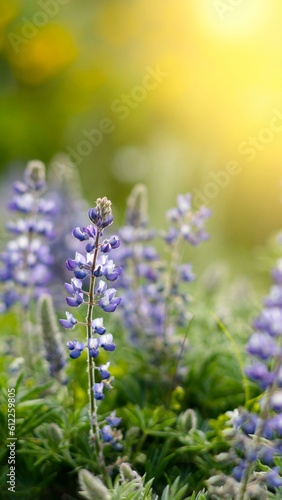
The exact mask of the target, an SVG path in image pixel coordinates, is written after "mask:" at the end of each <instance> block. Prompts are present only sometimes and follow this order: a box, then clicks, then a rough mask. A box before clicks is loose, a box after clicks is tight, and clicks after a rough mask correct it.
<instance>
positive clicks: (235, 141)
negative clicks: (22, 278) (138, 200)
mask: <svg viewBox="0 0 282 500" xmlns="http://www.w3.org/2000/svg"><path fill="white" fill-rule="evenodd" d="M281 21H282V3H281V1H280V0H176V1H174V2H172V1H171V0H155V1H154V2H152V1H151V0H104V1H103V2H94V1H93V0H80V1H79V2H78V1H77V2H75V1H74V0H36V1H33V0H25V1H24V0H1V18H0V74H1V86H0V103H1V114H0V151H1V155H0V167H1V174H2V179H3V178H4V177H3V176H4V175H5V173H6V172H8V171H9V169H10V170H11V169H16V168H18V166H20V168H23V167H24V164H25V162H26V161H28V160H30V159H34V158H38V159H41V160H43V161H44V162H46V163H47V164H49V163H50V161H51V159H52V158H53V156H54V155H55V154H56V153H58V152H64V153H68V154H69V155H70V157H71V158H72V160H73V161H74V162H75V163H76V164H77V166H78V169H79V173H80V176H81V180H82V185H83V189H84V193H85V197H86V198H87V200H88V201H89V204H90V205H93V203H94V201H95V199H96V198H97V197H98V196H108V197H109V198H111V199H112V201H113V203H114V205H115V207H116V209H117V213H118V217H119V219H120V220H122V216H123V211H124V207H125V199H126V197H127V196H128V194H129V192H130V190H131V188H132V186H133V185H134V184H135V183H136V182H143V183H145V184H146V185H147V186H148V189H149V196H150V214H151V221H152V224H159V225H160V226H162V225H163V224H164V211H165V210H167V209H168V208H170V207H171V206H173V205H174V201H175V196H176V195H177V193H179V192H182V193H184V192H188V191H192V192H194V194H195V195H196V196H197V200H198V201H199V202H201V203H202V202H203V203H205V204H207V205H208V206H209V207H210V208H211V209H212V211H213V218H212V220H211V222H210V223H209V230H210V232H211V234H212V239H211V241H210V243H208V245H209V246H208V247H207V246H204V247H203V249H201V250H200V253H199V255H200V256H199V262H200V263H202V265H203V266H207V265H208V264H209V263H212V262H213V261H214V260H215V259H219V260H220V259H225V260H227V261H229V262H231V260H232V259H233V262H234V269H235V270H236V271H237V270H242V271H248V270H249V269H250V267H251V263H252V255H253V253H252V252H253V249H254V248H256V247H257V246H258V245H263V244H264V243H265V242H266V241H267V239H268V238H269V237H270V236H271V234H272V233H273V232H275V231H277V230H278V229H280V228H281V227H282V217H281V213H282V204H281V201H282V65H281V60H282V39H281ZM201 252H202V254H201Z"/></svg>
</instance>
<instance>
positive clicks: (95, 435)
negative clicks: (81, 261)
mask: <svg viewBox="0 0 282 500" xmlns="http://www.w3.org/2000/svg"><path fill="white" fill-rule="evenodd" d="M100 235H101V231H100V230H98V231H97V235H96V241H95V250H94V255H93V263H92V266H91V275H90V284H89V302H88V309H87V315H86V330H87V343H88V341H89V340H90V339H91V338H92V325H91V324H92V314H93V308H94V305H95V301H94V290H95V281H96V278H95V276H94V275H93V272H94V270H95V267H96V262H97V256H98V250H99V239H100ZM89 352H90V349H88V394H89V414H90V433H89V439H90V443H92V442H95V447H96V454H97V458H98V463H99V465H100V467H101V472H102V475H103V478H104V479H107V474H106V466H105V460H104V455H103V451H102V447H101V439H100V430H99V425H98V417H97V410H98V408H97V402H96V399H95V398H94V393H93V386H94V384H95V362H94V360H93V358H92V357H91V356H90V354H89Z"/></svg>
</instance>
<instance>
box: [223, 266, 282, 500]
mask: <svg viewBox="0 0 282 500" xmlns="http://www.w3.org/2000/svg"><path fill="white" fill-rule="evenodd" d="M281 269H282V260H279V261H278V265H277V267H276V268H275V269H274V270H273V273H272V274H273V279H274V285H273V286H272V287H271V290H270V294H269V296H268V297H267V298H266V299H265V301H264V308H263V310H262V312H261V314H260V315H259V316H258V317H257V318H256V319H255V321H254V323H253V326H254V332H253V333H252V335H251V337H250V339H249V342H248V345H247V351H248V353H249V354H250V355H251V356H252V359H253V361H252V363H251V364H250V365H249V366H247V367H246V369H245V373H246V375H247V376H248V377H249V378H250V379H251V380H252V381H254V382H255V383H257V384H258V385H259V387H260V389H261V391H262V394H261V395H260V398H259V405H258V408H256V411H253V412H251V411H250V412H249V411H247V410H242V411H240V412H238V411H236V412H235V413H234V414H233V415H232V420H231V423H232V427H233V433H232V436H233V446H232V449H231V452H230V455H229V461H230V460H231V461H233V463H235V467H233V473H232V478H229V482H228V484H229V486H230V488H231V489H229V491H228V492H227V490H226V486H225V488H223V487H221V491H222V492H224V493H225V494H227V493H229V494H231V493H232V492H233V493H234V492H235V494H236V495H238V498H242V499H243V498H245V495H248V498H255V496H254V494H255V493H256V495H257V496H256V498H266V496H265V495H266V493H265V492H266V489H267V487H270V488H276V487H281V486H282V477H281V476H280V474H279V467H278V466H276V465H275V457H276V456H281V452H282V301H281V297H282V273H281ZM219 479H221V481H222V480H223V481H225V479H224V476H221V477H219ZM217 494H219V490H217ZM240 495H241V496H240ZM219 498H221V496H220V497H219ZM224 498H225V497H224ZM236 498H237V496H236Z"/></svg>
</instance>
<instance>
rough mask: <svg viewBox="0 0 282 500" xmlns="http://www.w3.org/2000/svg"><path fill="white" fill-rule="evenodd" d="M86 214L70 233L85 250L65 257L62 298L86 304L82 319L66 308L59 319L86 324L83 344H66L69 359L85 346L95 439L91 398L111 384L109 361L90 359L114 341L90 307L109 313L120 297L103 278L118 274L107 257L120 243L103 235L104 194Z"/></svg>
mask: <svg viewBox="0 0 282 500" xmlns="http://www.w3.org/2000/svg"><path fill="white" fill-rule="evenodd" d="M88 216H89V219H90V221H91V224H89V225H88V226H83V227H76V228H75V229H74V230H73V236H74V237H75V238H76V239H77V240H78V241H79V242H81V243H85V253H80V252H76V254H75V258H74V259H68V260H67V262H66V267H67V269H68V270H69V271H72V272H73V274H74V278H72V279H71V282H70V283H65V288H66V290H67V292H68V294H69V295H70V296H69V297H67V298H66V302H67V304H68V306H70V307H73V308H78V307H80V306H81V305H83V304H86V305H87V315H86V322H85V323H80V322H79V321H78V320H77V318H75V316H74V315H73V314H72V313H70V312H68V311H67V312H66V319H61V320H60V323H61V325H62V326H63V327H64V328H66V329H73V328H74V327H75V326H76V325H77V324H78V323H80V324H83V325H85V326H86V331H87V339H86V344H85V343H83V342H80V341H78V340H69V341H68V342H67V347H68V349H69V351H70V357H71V358H72V359H76V358H78V357H79V356H80V355H81V353H82V352H83V350H84V349H87V350H88V361H89V367H88V368H89V385H90V387H89V391H90V420H91V430H92V434H93V435H95V434H96V439H97V427H96V426H97V416H96V404H95V401H100V400H103V399H104V397H105V395H104V392H103V391H104V388H105V387H107V388H110V387H111V378H110V377H111V375H110V371H109V366H110V362H107V363H105V364H100V366H96V364H95V362H94V360H95V359H96V358H97V357H98V356H99V352H100V349H103V350H104V351H106V352H110V351H114V350H115V348H116V345H115V343H114V341H113V335H112V334H111V333H107V332H106V328H105V326H104V321H103V318H102V317H97V318H95V319H93V308H94V307H99V308H100V309H101V310H102V311H103V312H109V313H110V312H114V311H115V310H116V308H117V307H118V305H119V304H120V302H121V298H120V297H116V289H115V288H112V287H109V288H108V285H107V282H110V283H111V282H113V281H115V280H116V279H117V278H118V277H119V276H120V274H121V271H122V268H121V267H116V266H115V264H114V261H113V260H112V259H110V258H109V254H110V253H111V252H112V250H115V249H117V248H119V246H120V241H119V239H118V237H117V236H111V237H110V238H108V239H104V238H103V233H104V229H105V228H107V227H108V226H109V225H110V224H111V223H112V222H113V215H112V211H111V202H110V201H109V200H108V199H107V198H98V200H97V201H96V207H95V208H91V209H90V210H89V211H88ZM95 372H96V373H97V374H99V379H100V381H99V382H98V381H96V376H95ZM107 425H110V423H108V424H107ZM108 431H109V429H108ZM93 435H92V436H91V437H93ZM108 435H109V432H108V434H107V432H106V430H105V431H101V436H102V438H103V439H104V436H108ZM106 441H107V442H109V441H110V440H109V439H106Z"/></svg>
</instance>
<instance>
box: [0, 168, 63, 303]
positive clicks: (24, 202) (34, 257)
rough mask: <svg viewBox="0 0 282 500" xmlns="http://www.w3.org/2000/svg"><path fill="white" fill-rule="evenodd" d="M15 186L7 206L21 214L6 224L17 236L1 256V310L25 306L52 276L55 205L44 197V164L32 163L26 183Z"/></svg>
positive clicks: (42, 291)
mask: <svg viewBox="0 0 282 500" xmlns="http://www.w3.org/2000/svg"><path fill="white" fill-rule="evenodd" d="M13 189H14V193H15V194H14V196H13V197H12V199H11V201H10V202H9V204H8V209H9V210H10V211H12V212H16V213H18V214H20V218H19V219H17V220H13V221H9V222H8V223H7V226H6V227H7V230H8V231H10V232H11V233H12V234H14V235H15V236H16V238H15V239H13V240H11V241H10V242H8V244H7V249H6V251H4V252H2V254H1V255H0V260H1V261H2V268H1V269H0V281H2V282H4V283H5V284H6V287H7V291H4V293H3V294H2V296H1V298H0V310H1V311H2V312H4V311H6V310H7V309H9V308H10V307H11V306H12V305H13V304H14V303H15V302H19V303H20V304H21V306H22V307H23V308H24V309H26V308H27V307H28V306H29V304H30V302H31V300H33V299H38V298H39V297H40V296H41V295H42V294H44V293H45V292H46V285H47V284H48V282H49V280H50V278H51V276H52V272H51V266H52V263H53V257H52V255H51V252H50V249H49V242H50V241H51V240H52V239H53V238H54V230H53V222H52V216H53V215H54V213H55V204H54V202H53V201H52V200H48V199H46V198H44V197H43V194H44V192H45V191H46V182H45V166H44V164H43V163H42V162H40V161H38V160H34V161H31V162H29V163H28V164H27V167H26V169H25V172H24V180H23V182H15V183H14V185H13ZM4 288H5V287H4ZM14 289H15V292H13V290H14ZM11 294H12V295H11ZM11 297H13V300H11Z"/></svg>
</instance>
